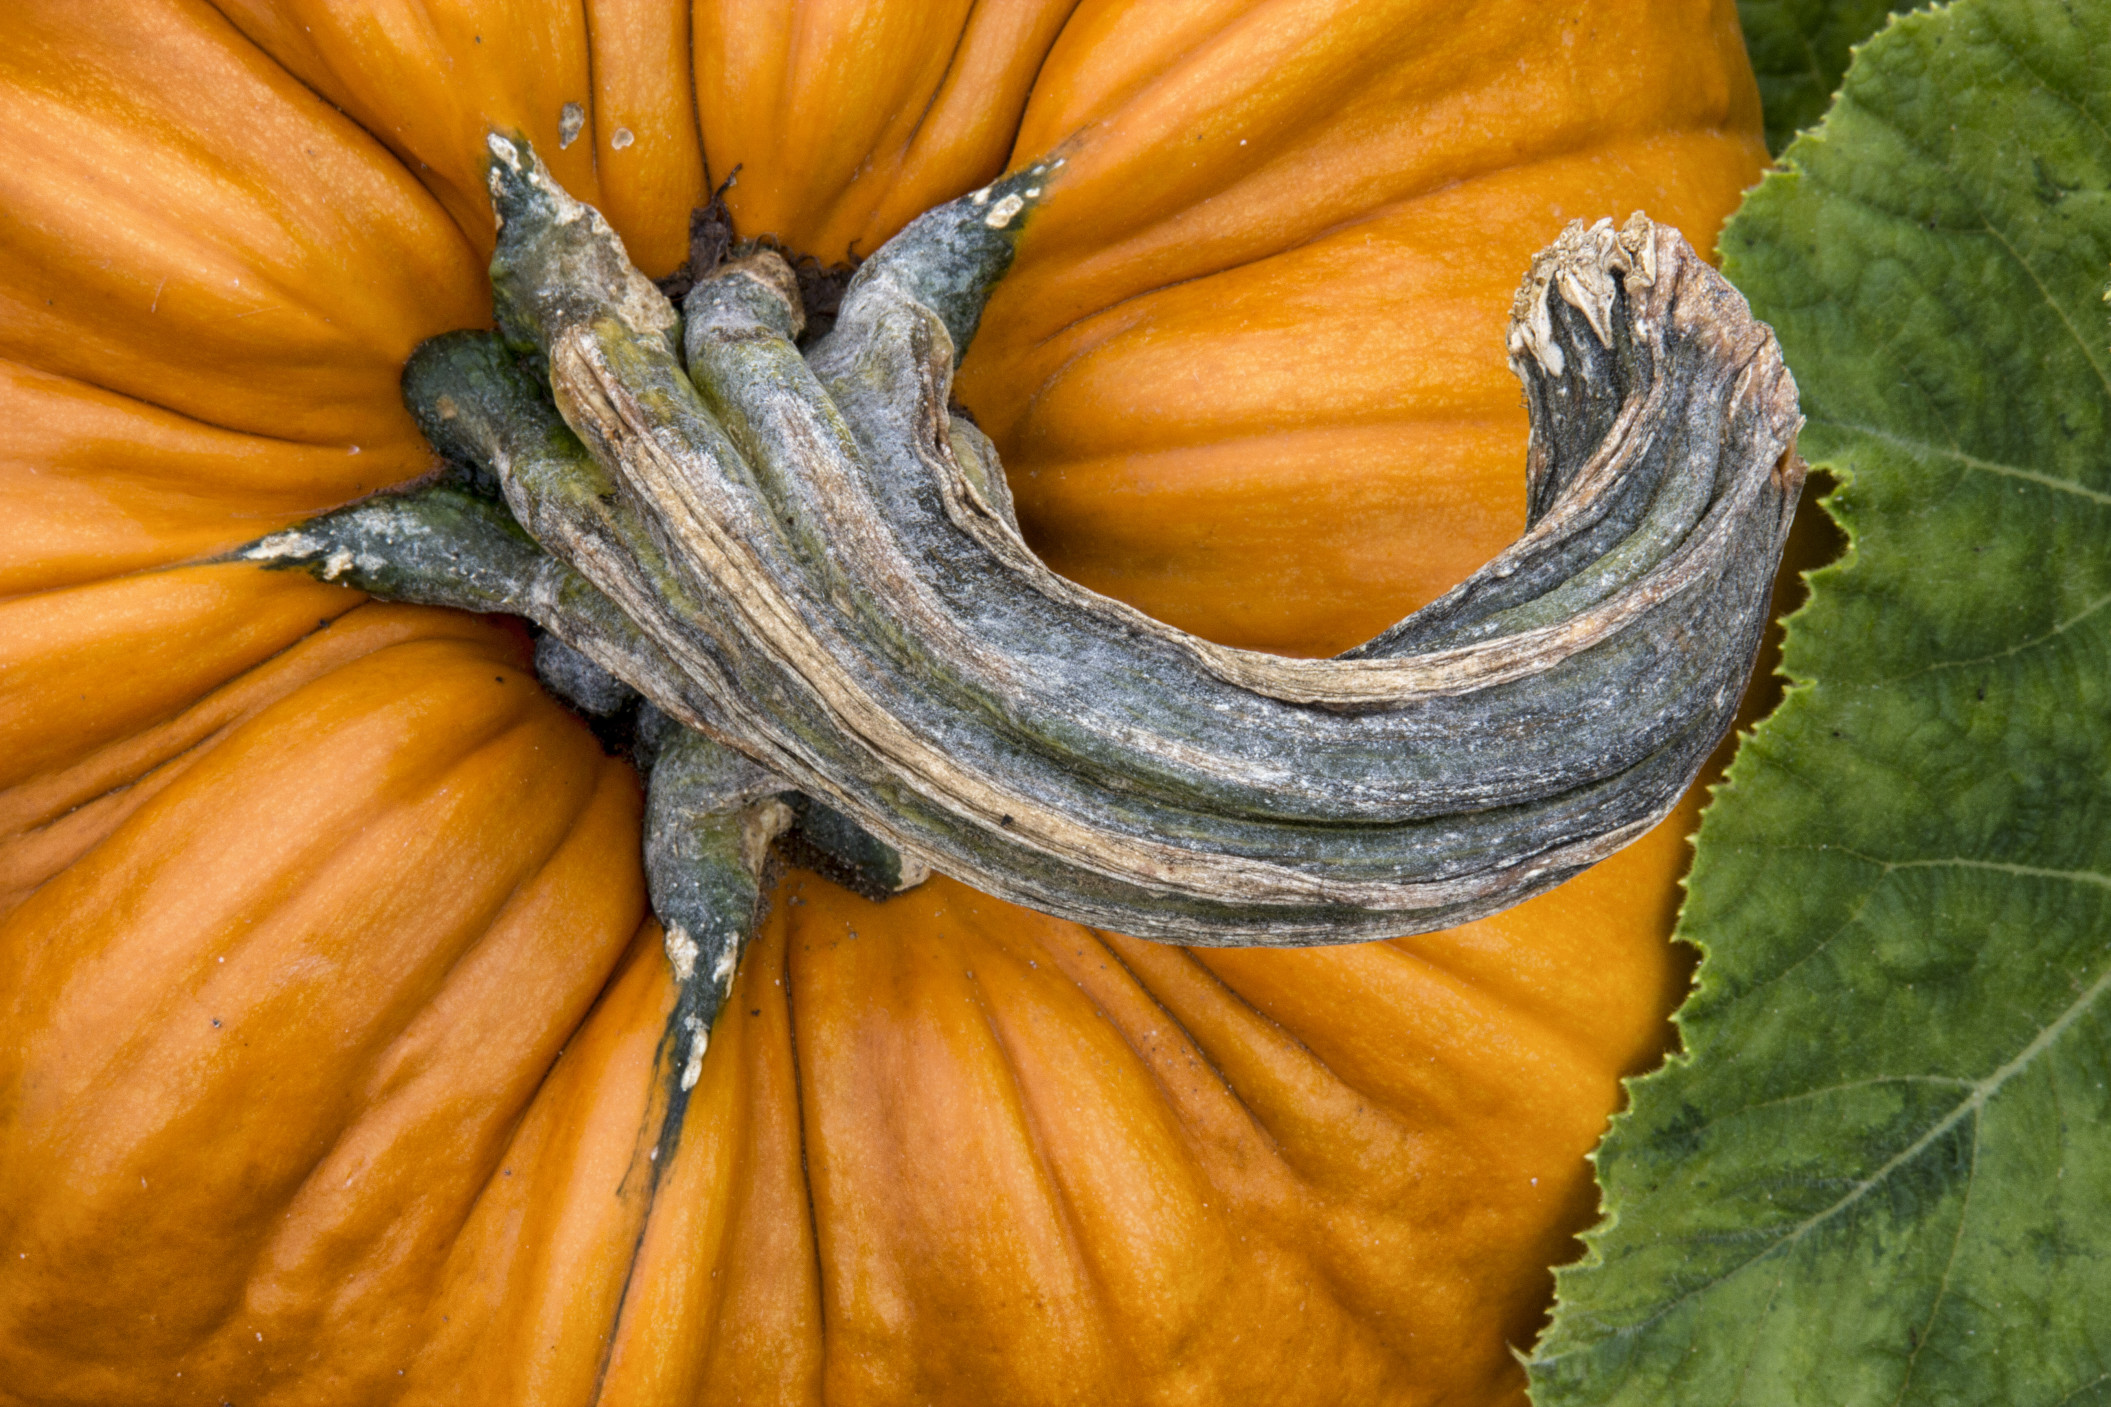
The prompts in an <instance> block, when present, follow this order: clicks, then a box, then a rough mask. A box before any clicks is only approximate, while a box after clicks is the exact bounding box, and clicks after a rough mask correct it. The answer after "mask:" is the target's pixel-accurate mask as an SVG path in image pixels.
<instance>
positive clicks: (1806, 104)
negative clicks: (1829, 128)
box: [1737, 0, 1925, 155]
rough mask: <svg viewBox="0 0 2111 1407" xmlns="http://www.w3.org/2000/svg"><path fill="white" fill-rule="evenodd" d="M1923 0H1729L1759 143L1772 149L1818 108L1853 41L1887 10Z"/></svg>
mask: <svg viewBox="0 0 2111 1407" xmlns="http://www.w3.org/2000/svg"><path fill="white" fill-rule="evenodd" d="M1922 3H1925V0H1737V17H1738V19H1739V20H1741V21H1742V22H1743V24H1744V32H1745V49H1746V51H1747V52H1748V53H1749V54H1750V55H1751V56H1752V72H1753V73H1754V74H1755V75H1757V76H1758V78H1759V100H1760V103H1761V105H1762V106H1763V108H1764V109H1765V112H1766V147H1767V150H1768V151H1770V152H1773V153H1775V154H1776V155H1779V154H1780V152H1781V149H1782V148H1783V147H1785V146H1787V145H1788V144H1789V141H1790V139H1791V138H1793V137H1794V136H1795V135H1796V134H1797V133H1798V132H1800V131H1802V130H1803V129H1804V128H1806V127H1808V126H1810V125H1811V124H1812V123H1814V122H1816V121H1817V120H1818V119H1819V118H1820V117H1821V116H1823V115H1824V112H1825V106H1826V104H1827V103H1830V102H1831V101H1832V95H1833V90H1834V89H1836V88H1838V87H1839V86H1840V75H1841V74H1843V73H1845V72H1847V60H1848V58H1849V56H1850V53H1851V51H1852V49H1853V47H1854V46H1855V45H1857V44H1859V43H1861V42H1862V41H1863V40H1864V39H1867V38H1868V37H1869V36H1870V35H1872V34H1874V33H1876V31H1877V29H1878V27H1879V26H1881V25H1882V24H1883V23H1884V21H1885V20H1887V19H1889V18H1890V17H1891V16H1892V14H1893V13H1895V12H1903V11H1906V10H1910V9H1913V8H1914V7H1915V6H1916V5H1917V4H1922Z"/></svg>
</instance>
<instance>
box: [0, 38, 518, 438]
mask: <svg viewBox="0 0 2111 1407" xmlns="http://www.w3.org/2000/svg"><path fill="white" fill-rule="evenodd" d="M7 27H8V29H10V30H12V31H13V33H12V34H11V35H10V36H9V38H10V41H11V42H10V43H9V44H8V45H7V46H4V48H5V50H6V52H7V57H5V58H0V76H4V77H5V78H7V79H8V80H9V81H8V82H7V83H0V123H5V124H6V126H7V127H8V128H9V129H10V130H9V139H10V144H11V145H12V146H14V147H15V148H16V149H17V150H18V151H19V152H20V153H21V154H22V156H23V159H22V160H19V161H17V162H13V163H10V165H9V168H8V170H7V172H5V173H0V186H4V194H5V196H6V199H5V201H4V206H5V208H6V209H7V211H8V213H9V216H10V218H9V219H8V220H6V221H0V252H4V253H5V255H6V256H7V257H6V259H5V262H4V264H0V268H4V269H5V276H4V277H0V328H4V329H6V335H5V337H4V339H0V355H5V356H8V357H10V358H12V359H14V360H18V361H23V362H27V363H29V364H32V365H35V366H38V367H40V368H42V369H43V370H45V371H49V372H56V373H59V374H62V375H68V376H72V377H74V378H75V379H77V380H80V381H83V382H86V383H88V384H90V385H95V386H98V387H102V388H103V389H106V390H110V391H113V392H116V393H118V394H122V395H128V396H132V397H134V398H135V399H139V400H142V401H145V402H146V403H148V404H151V405H156V406H160V407H163V408H165V409H168V410H171V411H174V412H176V413H178V414H183V415H188V416H190V417H191V418H193V419H196V420H198V421H200V422H202V423H205V424H208V425H214V426H218V427H221V428H225V429H231V430H237V431H254V430H262V431H265V432H266V433H268V434H272V435H275V436H279V437H282V438H286V439H291V440H296V441H300V442H303V443H331V442H335V443H339V444H345V445H353V444H356V445H360V446H361V447H362V451H363V452H364V451H375V452H384V453H386V452H389V449H390V446H391V445H395V446H398V447H401V449H402V452H404V453H411V452H412V450H411V447H417V446H420V445H421V441H420V440H419V438H418V436H417V433H416V430H415V427H414V426H412V425H411V423H410V421H409V417H408V416H407V415H406V414H405V413H404V412H403V410H402V408H401V406H400V405H398V404H397V403H396V398H395V379H396V374H397V371H398V369H399V368H400V367H401V365H402V362H403V359H404V357H406V356H407V355H408V354H409V352H410V349H411V347H412V346H414V345H415V344H416V343H417V342H418V341H419V340H421V339H422V338H423V337H426V336H429V335H431V334H432V333H435V332H439V331H443V330H445V329H446V328H447V327H450V326H459V325H462V324H463V323H465V322H469V321H472V320H474V319H475V318H476V317H478V316H481V312H480V310H479V308H478V303H477V300H478V299H479V298H480V297H481V295H482V290H483V285H484V278H483V274H482V272H481V270H480V269H479V268H478V267H477V265H476V263H475V260H474V256H473V254H472V251H471V247H470V246H469V245H468V244H467V243H466V242H465V241H464V240H463V238H462V236H461V234H460V233H459V231H457V230H456V228H455V226H454V224H453V222H452V221H451V220H449V219H448V218H447V217H446V215H445V214H444V213H443V212H442V211H441V210H440V208H439V207H438V205H437V204H435V203H434V202H433V201H432V198H431V197H430V196H429V195H427V194H426V193H425V190H424V188H423V187H421V186H419V185H418V184H417V182H416V181H415V180H413V179H412V178H411V176H410V175H409V174H408V173H407V172H405V171H404V170H403V168H402V167H401V166H400V165H399V164H398V163H397V162H396V161H395V159H394V158H393V157H392V156H390V155H389V154H388V153H387V151H386V149H385V148H384V147H382V146H381V145H380V143H378V142H377V141H375V140H374V139H373V138H372V137H371V136H369V135H368V134H367V133H366V132H365V131H364V130H362V129H360V128H358V127H357V126H356V125H354V124H353V123H352V121H351V120H350V119H349V118H347V117H345V116H344V115H343V114H341V113H339V112H337V111H336V110H335V109H332V108H330V107H329V106H328V105H327V104H325V103H324V102H323V101H322V100H321V99H320V98H318V97H316V96H315V95H314V94H313V93H312V92H310V91H309V90H308V89H307V88H306V87H304V86H302V85H301V84H300V83H299V82H298V80H295V79H294V78H292V77H291V76H290V75H288V74H286V73H285V71H284V70H283V69H280V68H279V67H278V66H277V65H275V64H273V63H271V62H270V61H269V60H268V59H267V58H266V57H265V56H264V55H263V53H262V52H261V51H259V50H257V49H255V48H254V46H252V45H250V44H249V43H248V41H247V40H245V39H243V38H242V36H241V35H240V34H239V33H238V32H237V31H235V30H234V29H233V27H232V26H230V25H228V24H227V23H226V21H225V20H223V19H222V18H220V17H219V15H218V14H217V13H213V12H210V11H201V10H200V9H198V8H196V7H192V6H184V5H179V4H177V3H176V2H175V0H155V2H154V3H140V4H110V3H101V4H96V5H91V6H87V7H84V6H81V5H66V4H62V3H57V2H56V0H42V2H41V3H34V4H24V5H20V6H15V7H11V9H10V11H9V14H8V20H7ZM40 55H41V56H45V57H46V58H47V59H49V56H51V55H63V59H49V62H48V66H47V67H44V68H41V69H40V68H39V67H38V64H37V57H38V56H40ZM40 71H43V72H60V73H69V74H80V75H84V77H83V78H82V79H81V82H80V83H79V84H77V85H74V86H70V87H65V88H61V89H51V90H50V91H46V90H47V88H49V85H43V84H31V83H26V82H25V81H24V74H25V73H26V72H29V73H33V72H40ZM87 75H93V76H95V77H96V78H97V80H98V81H99V82H100V83H101V85H102V86H101V87H100V88H97V89H94V90H92V91H90V90H88V89H87V87H86V85H87V77H86V76H87ZM113 94H119V95H122V100H121V101H119V100H117V99H114V98H112V97H111V95H113ZM38 114H41V115H42V116H43V117H44V118H45V119H48V120H49V121H50V122H56V123H61V124H62V126H61V127H60V128H57V129H54V130H50V131H48V132H43V133H41V134H40V133H38V132H37V131H36V130H34V129H32V130H23V129H22V127H21V124H22V123H23V122H26V121H29V120H31V118H33V117H35V116H36V115H38ZM149 134H152V135H154V136H159V137H163V138H170V137H173V136H174V134H183V135H184V137H185V138H186V140H185V141H184V143H183V144H182V145H180V146H178V145H177V144H176V143H175V142H173V141H171V142H170V143H169V146H167V147H162V146H157V145H155V144H154V143H153V142H152V141H151V140H150V137H149ZM281 143H285V144H288V145H290V144H292V143H299V144H301V146H302V148H303V151H304V155H305V154H306V153H311V152H312V156H309V157H308V159H307V160H306V161H305V162H304V163H303V164H301V165H300V166H299V167H298V168H297V169H298V171H299V173H300V174H299V175H298V176H297V177H296V176H294V175H293V174H292V172H290V171H286V170H282V169H281V167H282V166H283V161H282V159H281V158H277V153H278V152H279V151H280V150H282V147H281V145H280V144H281ZM91 154H92V155H91ZM111 165H115V166H117V167H119V168H121V169H124V170H126V173H127V176H128V180H127V181H125V182H123V183H116V182H111V181H109V180H107V179H104V178H103V177H102V176H101V175H100V173H101V172H102V171H104V170H107V169H109V167H110V166H111ZM111 236H115V237H118V238H121V239H123V240H125V241H126V243H127V245H128V251H129V257H128V258H127V259H126V260H124V261H122V262H118V261H108V260H103V261H98V260H96V259H95V258H94V257H93V255H92V251H94V250H95V249H96V248H98V247H99V245H100V243H101V242H102V240H103V239H105V238H108V237H111ZM347 258H349V259H350V260H352V261H354V264H355V266H356V267H358V268H360V270H361V272H362V275H363V277H362V278H361V279H360V280H359V285H358V286H357V287H349V286H347V281H346V280H344V279H342V278H341V277H340V276H339V275H340V274H341V270H342V268H343V267H344V261H345V260H346V259H347ZM245 273H247V274H248V275H250V279H251V282H252V283H255V282H258V281H259V280H261V282H262V284H263V286H264V287H265V288H266V289H267V290H273V289H275V290H276V293H277V296H279V297H280V298H282V299H283V300H284V301H282V302H281V303H280V304H278V305H277V306H276V307H274V306H272V305H269V304H265V305H255V306H253V304H254V301H255V300H254V299H253V298H251V297H250V296H249V295H247V294H245V293H244V292H243V288H244V285H243V284H241V283H240V282H239V280H240V279H241V276H242V275H243V274H245ZM47 300H48V301H47ZM259 315H262V316H259ZM252 318H254V320H252Z"/></svg>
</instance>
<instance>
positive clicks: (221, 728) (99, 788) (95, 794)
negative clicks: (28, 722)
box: [0, 589, 526, 831]
mask: <svg viewBox="0 0 2111 1407" xmlns="http://www.w3.org/2000/svg"><path fill="white" fill-rule="evenodd" d="M338 595H339V596H340V597H341V598H342V601H343V605H344V609H343V610H342V611H340V612H339V613H338V614H337V615H335V616H332V617H330V618H329V619H328V624H327V625H325V626H323V627H322V628H320V629H313V630H311V631H310V632H309V633H308V634H305V635H302V636H299V637H298V638H296V639H295V640H293V641H291V642H290V643H288V644H287V645H285V646H284V647H283V648H282V649H280V650H279V651H277V652H276V653H274V654H272V655H270V656H267V657H266V658H264V659H262V660H259V661H258V662H257V663H255V664H253V665H250V666H248V667H247V668H246V669H244V670H243V671H242V672H241V673H239V674H236V675H234V676H233V677H231V678H230V679H228V680H227V681H226V682H225V683H223V684H221V685H219V686H218V687H217V688H214V689H212V690H210V691H208V692H207V693H205V694H203V695H202V696H201V697H199V698H198V699H197V700H196V701H195V702H194V703H192V704H191V705H190V706H189V707H188V708H186V709H185V710H184V711H183V712H182V713H180V714H178V715H176V716H175V717H173V718H170V719H168V720H166V721H164V722H162V723H159V724H156V725H155V726H153V727H151V728H148V729H145V730H143V731H140V732H137V733H133V734H131V735H130V736H128V737H126V738H123V739H121V740H120V741H118V742H116V743H113V744H110V745H108V746H106V747H104V748H101V749H98V750H97V751H95V752H93V753H91V754H88V755H87V756H84V757H82V758H80V759H79V760H77V761H75V762H74V763H73V764H72V765H71V766H69V767H68V768H67V769H66V770H64V771H62V772H56V773H46V774H44V775H43V776H41V777H39V778H37V779H36V780H34V781H31V782H28V783H18V784H16V785H15V786H13V787H11V788H9V789H8V790H7V791H5V792H0V831H4V828H7V827H19V828H21V829H25V830H26V829H30V828H34V827H35V826H38V825H40V824H48V823H50V821H51V820H53V819H56V818H58V817H60V816H62V815H65V814H67V813H68V812H70V811H72V810H74V809H77V808H79V807H81V806H84V805H86V804H88V803H89V802H91V801H94V800H97V799H99V798H100V797H102V796H105V795H108V794H110V793H112V792H115V791H117V790H120V789H122V788H123V787H126V786H129V785H133V784H135V782H136V781H137V780H138V779H141V778H144V777H147V776H149V775H151V774H153V773H154V772H155V771H156V770H157V769H159V768H160V767H163V766H165V765H167V764H168V762H170V761H172V760H174V759H175V758H178V757H182V756H186V755H192V754H194V753H195V752H196V751H197V750H198V749H200V748H201V747H205V746H207V745H208V744H209V741H210V739H212V738H214V737H219V736H224V735H225V734H226V732H227V730H228V729H230V728H232V727H235V726H238V725H239V724H240V723H242V722H243V721H245V720H247V719H248V718H251V717H253V716H255V714H256V713H257V711H258V710H259V709H261V708H263V707H265V706H267V705H268V704H269V703H271V702H274V701H275V700H276V699H278V698H279V697H281V696H282V695H283V694H284V693H287V692H290V691H291V690H293V689H296V688H299V687H300V686H301V685H302V684H305V683H307V682H308V681H309V680H311V679H313V678H316V677H318V676H320V675H322V674H324V673H327V672H329V671H330V670H333V669H337V668H340V667H342V666H343V665H345V664H347V663H350V662H351V661H352V660H354V659H358V658H360V657H362V656H364V655H366V654H370V653H372V652H373V651H375V650H379V649H385V648H388V647H389V646H391V645H394V644H397V643H401V642H404V641H408V640H411V639H458V640H461V641H463V642H465V643H477V644H483V645H484V646H485V647H486V648H487V649H488V648H491V647H492V646H494V645H497V644H498V643H499V642H504V644H505V650H504V656H503V657H505V658H507V659H508V661H509V662H510V663H512V664H513V665H514V666H515V667H520V666H522V665H524V664H525V663H526V652H525V650H524V649H523V648H522V646H521V642H520V641H519V639H518V637H517V636H515V635H513V634H512V633H511V632H509V631H506V630H505V629H504V628H503V627H496V628H494V627H493V626H490V625H486V624H483V623H477V624H471V623H470V621H469V619H468V618H467V617H464V616H462V615H461V614H460V613H457V612H441V611H435V610H431V609H429V608H426V607H419V606H397V605H389V604H385V603H381V602H365V601H363V599H362V598H361V597H360V596H359V595H358V594H357V593H354V592H350V591H343V590H341V589H340V591H339V592H338ZM128 779H129V780H128Z"/></svg>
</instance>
